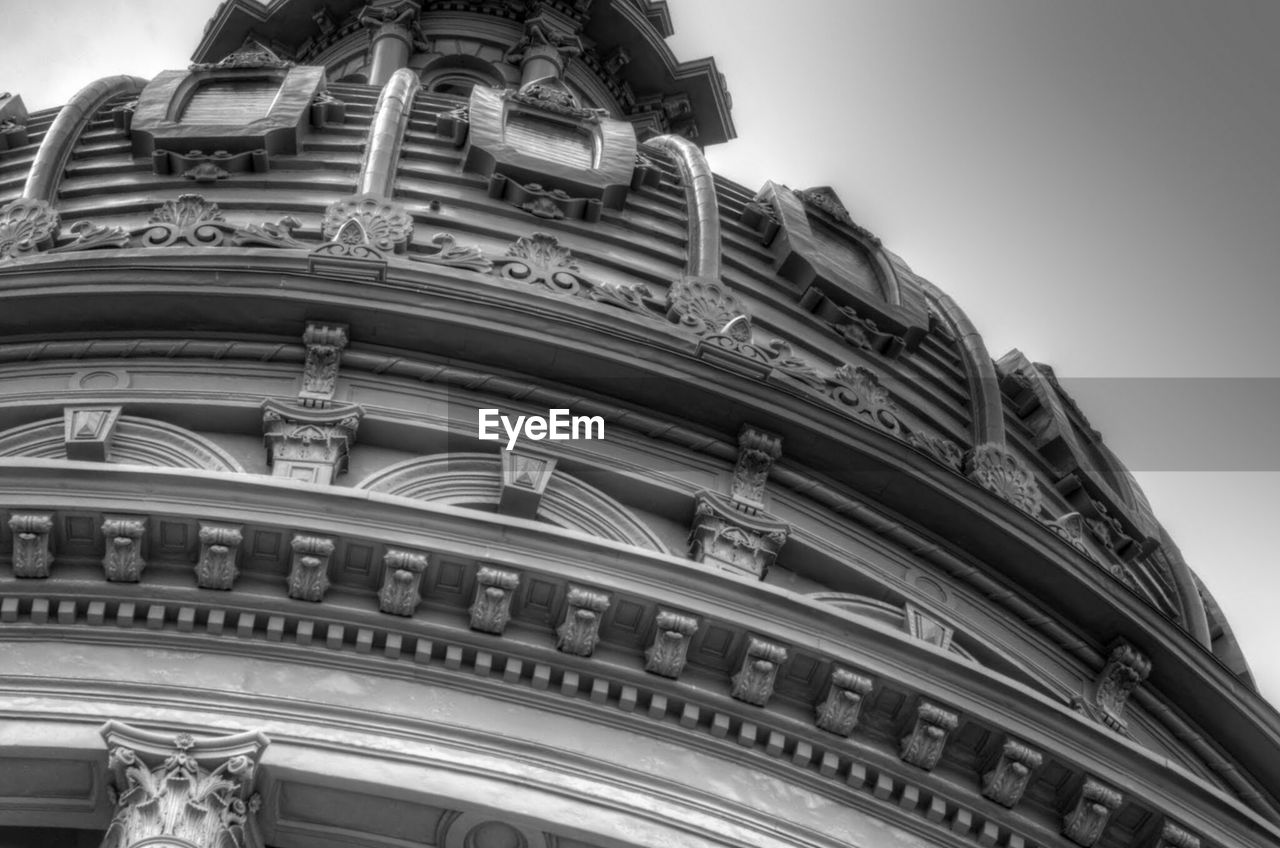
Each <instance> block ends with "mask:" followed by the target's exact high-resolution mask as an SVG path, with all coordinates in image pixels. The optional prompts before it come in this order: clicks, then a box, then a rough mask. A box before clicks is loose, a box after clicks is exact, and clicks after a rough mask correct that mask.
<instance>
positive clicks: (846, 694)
mask: <svg viewBox="0 0 1280 848" xmlns="http://www.w3.org/2000/svg"><path fill="white" fill-rule="evenodd" d="M874 686H875V682H874V681H873V680H872V679H871V678H870V677H863V676H862V675H860V674H854V673H853V672H852V671H850V670H849V669H847V668H841V667H839V666H836V667H835V668H833V669H832V670H831V681H830V685H829V687H828V688H827V697H826V700H824V701H823V702H822V703H821V704H819V705H818V708H817V721H816V724H817V725H818V727H820V728H822V729H823V730H825V731H827V732H828V733H834V734H836V735H837V736H848V735H850V734H851V733H853V729H854V728H855V727H857V725H858V716H859V715H860V714H861V712H862V704H863V702H865V701H866V698H867V695H869V694H871V689H872V687H874Z"/></svg>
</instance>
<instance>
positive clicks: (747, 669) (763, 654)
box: [730, 636, 787, 707]
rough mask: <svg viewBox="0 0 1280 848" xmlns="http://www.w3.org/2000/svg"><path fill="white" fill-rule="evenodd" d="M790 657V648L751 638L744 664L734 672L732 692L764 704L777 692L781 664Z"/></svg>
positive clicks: (753, 702)
mask: <svg viewBox="0 0 1280 848" xmlns="http://www.w3.org/2000/svg"><path fill="white" fill-rule="evenodd" d="M786 660H787V649H786V648H785V647H783V646H782V645H776V644H774V643H772V642H766V641H765V640H763V639H757V638H755V637H754V636H752V637H750V638H749V639H748V640H747V650H746V653H745V654H743V656H742V665H741V666H740V667H739V669H738V673H737V674H735V675H734V676H733V689H732V690H731V691H730V694H731V695H733V697H735V698H737V699H738V700H739V701H745V702H746V703H748V704H755V705H756V706H757V707H763V706H764V705H765V704H767V703H769V698H771V697H772V696H773V685H774V682H775V681H776V680H777V678H778V668H779V667H780V666H781V665H782V664H783V663H784V662H786Z"/></svg>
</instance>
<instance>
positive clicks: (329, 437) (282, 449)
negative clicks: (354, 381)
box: [262, 400, 364, 485]
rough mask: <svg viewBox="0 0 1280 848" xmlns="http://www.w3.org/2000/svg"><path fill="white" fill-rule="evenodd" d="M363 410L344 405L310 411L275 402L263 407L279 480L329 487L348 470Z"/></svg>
mask: <svg viewBox="0 0 1280 848" xmlns="http://www.w3.org/2000/svg"><path fill="white" fill-rule="evenodd" d="M363 417H364V409H362V408H361V407H360V406H358V405H357V404H344V405H341V406H333V407H329V408H327V409H309V408H307V407H300V406H293V405H290V404H286V403H282V402H280V401H276V400H268V401H266V402H265V403H263V404H262V428H263V440H264V441H265V442H266V445H267V462H268V464H269V465H271V466H272V474H273V475H274V476H276V477H287V478H289V479H291V480H298V481H300V482H304V483H319V484H321V485H327V484H330V483H332V482H333V481H334V479H335V478H336V477H337V476H338V475H339V474H341V473H343V472H344V471H346V470H347V455H348V453H350V450H351V445H352V444H354V443H355V440H356V430H357V428H358V427H359V426H360V419H361V418H363Z"/></svg>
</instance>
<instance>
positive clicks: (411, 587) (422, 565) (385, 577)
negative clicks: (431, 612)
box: [378, 548, 427, 616]
mask: <svg viewBox="0 0 1280 848" xmlns="http://www.w3.org/2000/svg"><path fill="white" fill-rule="evenodd" d="M426 570H427V555H426V554H422V553H415V552H413V551H402V550H399V549H397V548H390V549H388V550H387V553H386V555H385V556H383V558H382V588H381V589H380V590H379V591H378V609H380V610H382V611H383V612H385V613H390V614H391V615H406V616H408V615H413V611H414V610H415V609H417V608H418V603H419V602H420V601H421V600H422V597H421V591H422V575H423V572H425V571H426Z"/></svg>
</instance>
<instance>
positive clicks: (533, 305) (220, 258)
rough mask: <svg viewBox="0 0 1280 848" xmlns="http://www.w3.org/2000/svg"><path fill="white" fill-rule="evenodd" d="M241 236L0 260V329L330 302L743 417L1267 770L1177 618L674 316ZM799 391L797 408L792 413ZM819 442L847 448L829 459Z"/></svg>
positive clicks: (626, 389)
mask: <svg viewBox="0 0 1280 848" xmlns="http://www.w3.org/2000/svg"><path fill="white" fill-rule="evenodd" d="M242 253H243V257H242V258H243V259H244V260H245V263H244V266H243V269H240V268H238V269H237V270H236V271H235V273H231V268H232V266H231V265H229V263H228V259H229V256H228V255H227V254H226V252H225V251H209V250H207V249H201V248H192V249H182V248H171V249H168V250H167V251H166V252H165V253H164V254H163V255H157V254H155V253H150V254H148V253H144V252H143V251H129V250H119V251H112V252H111V253H102V252H96V253H94V254H92V255H85V254H83V253H82V254H78V255H70V256H65V257H64V256H56V255H55V256H48V255H46V256H37V257H34V258H30V259H26V260H24V261H23V262H22V263H20V264H10V265H8V266H5V267H3V268H0V282H3V286H2V287H0V304H2V305H3V306H4V307H5V308H3V309H0V336H4V337H7V338H9V339H11V340H13V341H18V340H21V338H22V333H23V332H24V331H26V330H27V329H28V328H30V327H41V328H42V329H43V332H42V334H41V337H42V338H48V337H51V336H56V335H58V334H72V335H76V336H80V337H83V335H84V333H85V332H86V329H88V328H87V327H86V325H85V322H84V319H83V318H78V317H75V316H74V315H69V314H68V312H67V310H66V309H65V303H66V298H67V297H75V298H77V300H78V302H79V304H80V307H81V309H80V310H79V311H78V312H77V313H76V315H92V316H93V322H94V323H93V324H92V328H91V331H92V332H93V333H95V334H97V333H101V332H119V331H129V330H136V329H137V328H150V327H167V328H172V327H192V328H200V329H202V330H208V331H211V332H218V333H224V334H234V335H244V334H260V335H261V334H266V335H276V336H281V337H289V336H294V335H296V333H297V331H298V328H300V327H302V326H303V324H304V323H305V321H307V320H338V321H342V322H343V323H346V324H348V325H349V326H350V328H351V337H352V338H353V339H356V340H358V339H360V338H361V337H362V335H365V332H366V331H365V328H366V327H367V328H373V327H377V333H376V338H377V340H378V343H379V344H380V345H383V346H386V347H387V348H399V349H401V350H403V351H410V352H414V351H417V352H422V353H431V352H433V351H435V352H444V353H445V355H448V356H452V357H457V358H460V359H464V360H467V361H468V362H469V363H470V364H472V365H475V366H493V367H498V368H504V369H511V370H513V371H517V372H523V373H537V374H538V375H539V377H540V378H545V380H546V381H548V382H554V381H557V380H563V381H565V382H566V384H570V385H573V386H576V387H578V388H579V389H586V390H594V391H597V392H599V393H600V394H601V395H602V396H605V397H611V398H614V399H617V400H618V401H621V402H626V403H632V404H635V405H636V406H637V407H638V408H641V409H646V410H651V411H654V412H656V413H658V414H663V413H666V414H669V415H673V416H676V417H677V418H679V419H681V420H683V421H694V422H708V424H706V425H704V426H708V427H711V428H713V429H714V428H728V429H730V430H732V431H734V432H736V431H737V429H738V428H740V426H741V425H742V424H744V423H747V422H750V423H752V424H753V425H755V426H758V427H761V428H764V429H766V430H768V431H770V432H774V433H776V434H778V435H779V436H781V437H782V438H783V439H784V440H785V442H786V443H787V444H788V445H789V449H788V454H787V462H788V464H789V465H794V467H797V468H808V469H824V471H825V474H826V478H825V482H828V483H830V484H833V485H834V486H835V487H836V489H837V490H844V491H847V492H849V493H850V494H851V496H852V498H853V499H854V501H855V502H857V501H858V500H860V501H861V503H862V504H863V505H862V506H861V507H858V508H855V509H854V510H852V512H854V513H855V514H856V513H859V512H860V513H861V515H860V518H861V520H862V521H863V522H864V523H866V524H868V525H869V526H871V527H872V528H873V529H875V530H877V531H878V532H880V533H882V534H884V535H886V536H888V537H889V538H891V539H895V540H896V541H900V542H901V543H902V544H904V545H906V546H907V547H908V548H909V549H912V550H919V551H920V552H921V553H922V555H925V556H931V555H933V554H934V553H936V552H942V556H941V559H940V560H939V561H940V562H942V564H943V567H944V568H947V569H948V570H950V571H951V572H952V573H953V574H956V575H957V576H958V577H960V578H961V579H972V580H975V581H976V580H981V579H983V574H984V573H989V572H988V569H989V570H990V572H994V573H996V574H997V575H999V577H1000V578H1001V579H1002V580H1007V581H1012V583H1013V584H1015V585H1017V586H1019V587H1021V588H1022V589H1023V590H1024V591H1025V592H1026V593H1027V594H1029V595H1031V596H1033V597H1034V598H1037V599H1039V600H1040V602H1041V604H1040V607H1039V609H1040V610H1041V611H1046V612H1043V615H1042V616H1041V619H1042V620H1041V621H1040V622H1039V624H1045V623H1049V624H1050V625H1051V626H1052V627H1053V628H1056V629H1057V630H1058V632H1063V628H1064V627H1065V632H1069V633H1071V634H1090V636H1091V639H1092V640H1093V644H1090V637H1085V638H1083V639H1078V640H1077V641H1076V644H1075V645H1073V646H1071V647H1072V648H1078V649H1080V650H1083V651H1084V653H1085V655H1086V656H1093V657H1100V656H1101V654H1102V651H1103V649H1104V648H1105V646H1106V645H1107V644H1109V643H1110V642H1111V641H1112V640H1113V639H1115V638H1117V637H1123V638H1126V639H1128V640H1129V641H1130V642H1132V643H1133V644H1135V645H1137V646H1140V648H1141V649H1142V650H1143V651H1144V652H1146V653H1147V654H1148V656H1149V657H1150V659H1151V661H1152V663H1153V667H1154V670H1153V671H1152V674H1151V677H1150V680H1149V683H1148V685H1149V686H1152V687H1154V688H1155V689H1156V690H1158V691H1160V692H1163V693H1167V695H1166V697H1168V698H1169V700H1170V701H1171V702H1173V703H1175V704H1176V705H1177V709H1178V710H1180V711H1181V712H1183V713H1185V714H1186V716H1188V717H1189V718H1190V719H1191V720H1192V721H1193V722H1195V723H1196V724H1198V725H1199V726H1200V727H1204V728H1213V732H1214V737H1213V738H1214V742H1215V743H1216V744H1218V745H1220V746H1221V747H1222V748H1223V749H1224V750H1226V751H1227V752H1229V754H1230V756H1231V757H1233V758H1235V760H1236V761H1237V762H1239V763H1240V764H1241V765H1243V766H1244V767H1245V769H1246V770H1247V772H1248V773H1250V774H1251V775H1252V776H1253V778H1254V779H1255V780H1257V781H1259V782H1260V783H1261V784H1262V785H1264V786H1280V761H1276V760H1274V759H1273V758H1270V757H1269V756H1268V752H1271V751H1275V750H1277V749H1280V715H1278V714H1277V713H1276V711H1275V710H1274V708H1272V707H1270V706H1269V705H1268V704H1267V703H1266V702H1265V701H1263V700H1262V699H1261V697H1259V696H1258V695H1257V694H1256V693H1254V692H1252V691H1250V690H1249V688H1248V687H1247V686H1246V685H1245V684H1244V683H1242V682H1241V681H1240V680H1239V679H1238V678H1236V677H1235V676H1234V675H1233V674H1232V673H1231V672H1230V670H1229V669H1227V668H1226V667H1225V666H1224V665H1223V664H1222V663H1220V662H1219V661H1218V660H1217V659H1216V658H1215V657H1213V656H1212V655H1211V654H1210V653H1209V652H1208V651H1206V650H1205V649H1203V648H1202V647H1200V646H1199V645H1197V644H1196V643H1195V641H1194V640H1193V639H1192V638H1191V637H1190V636H1189V635H1188V634H1186V633H1185V632H1184V631H1182V630H1181V629H1179V628H1178V627H1176V625H1174V624H1173V623H1172V622H1170V621H1168V620H1167V619H1165V618H1164V617H1163V616H1161V615H1160V614H1159V613H1158V612H1157V611H1156V610H1155V609H1153V608H1152V607H1150V606H1149V605H1148V604H1147V603H1146V602H1144V601H1143V600H1141V599H1140V598H1139V597H1138V596H1137V595H1136V594H1134V593H1132V592H1131V591H1129V590H1127V589H1124V588H1122V587H1121V586H1120V584H1118V583H1116V582H1115V581H1112V580H1100V579H1099V574H1098V571H1097V568H1096V566H1095V565H1094V564H1093V563H1092V562H1090V561H1088V560H1087V559H1086V558H1085V557H1084V556H1082V555H1080V554H1079V553H1077V552H1076V551H1074V549H1072V548H1070V547H1069V546H1067V545H1065V544H1063V542H1062V541H1061V540H1060V539H1059V538H1058V537H1056V536H1054V535H1053V534H1052V533H1050V532H1049V531H1048V530H1047V529H1046V528H1045V527H1044V526H1043V525H1042V524H1041V523H1040V522H1039V521H1037V520H1036V519H1034V518H1032V517H1031V516H1029V515H1026V514H1025V513H1022V512H1020V511H1019V510H1017V509H1015V508H1014V507H1012V506H1011V505H1010V504H1008V503H1007V502H1005V501H1003V500H1001V499H1000V498H998V497H997V496H995V495H993V494H991V493H989V492H987V491H985V490H983V489H980V488H978V487H977V486H974V485H972V484H971V483H970V482H969V481H967V480H965V479H964V478H961V477H960V476H959V475H957V474H956V473H954V472H953V471H951V470H949V469H948V468H946V467H945V466H943V465H941V464H939V463H937V462H935V461H933V460H931V459H929V458H928V457H926V456H925V455H924V454H921V453H919V452H918V451H916V450H914V449H912V448H910V447H909V446H907V445H906V444H905V443H904V442H902V441H900V440H898V439H895V438H891V437H888V436H886V435H885V434H883V433H882V432H880V431H878V430H875V429H873V428H870V427H867V426H865V425H863V424H860V423H859V422H857V421H855V420H854V419H851V418H850V417H848V416H847V415H845V414H843V413H842V412H840V411H839V410H837V409H834V408H832V407H830V406H824V405H821V404H818V403H815V402H814V398H813V396H812V395H810V394H807V393H806V392H805V391H804V390H803V389H802V388H801V387H800V386H798V385H797V384H796V383H794V382H793V381H790V380H789V379H787V378H785V377H780V376H777V375H773V376H770V377H769V378H768V379H767V380H759V379H751V378H748V377H744V376H742V375H740V374H738V373H734V372H730V371H728V370H723V369H719V368H716V367H715V366H714V365H712V364H710V363H708V362H707V361H706V360H702V359H699V358H697V355H696V349H697V341H696V339H694V338H691V337H689V336H688V335H687V334H684V333H680V332H678V330H677V328H676V327H675V326H674V325H671V326H666V325H662V324H656V323H654V322H651V321H646V320H643V319H639V318H632V317H631V316H629V315H627V314H626V313H620V312H619V311H617V310H612V309H609V308H606V307H599V308H587V307H578V308H573V307H571V306H568V305H567V304H568V303H571V301H567V300H564V299H559V298H552V297H543V296H539V295H530V294H528V293H527V292H526V291H525V290H523V289H521V288H517V287H511V286H506V285H501V286H499V285H495V286H477V285H476V278H475V276H474V275H473V274H470V273H467V272H464V271H457V270H454V269H448V268H433V269H432V270H431V271H430V272H429V273H426V272H424V271H423V270H422V269H421V268H419V267H409V268H404V269H401V268H399V267H398V266H393V267H392V268H390V269H389V270H388V274H387V278H386V280H385V281H384V282H382V283H375V282H363V283H359V284H353V283H351V282H349V281H345V280H341V279H336V278H326V277H317V276H313V275H310V274H308V272H307V268H306V257H305V254H304V255H302V256H295V255H292V254H290V253H288V252H285V251H273V250H245V251H242ZM175 272H180V273H175ZM367 337H369V338H373V337H375V335H374V334H373V333H372V331H371V330H370V332H369V334H368V336H367ZM709 368H710V369H712V370H711V371H708V370H707V369H709ZM711 375H714V376H711ZM797 405H800V406H801V407H802V408H804V409H805V410H806V413H807V414H806V415H804V416H797V415H795V414H794V409H795V408H796V406H797ZM781 410H790V411H788V412H783V411H781ZM831 456H842V457H844V458H846V461H845V462H843V463H841V464H840V465H838V466H835V465H832V463H831V462H830V461H829V457H831ZM809 477H810V478H818V477H820V475H817V474H812V475H809ZM866 504H875V506H874V507H871V506H866ZM950 551H958V552H960V553H959V555H958V556H953V555H950V554H949V553H947V552H950ZM979 564H981V565H979ZM986 585H988V586H989V585H990V580H989V579H988V580H987V584H986ZM1048 610H1052V613H1049V612H1047V611H1048ZM1055 615H1056V616H1057V619H1056V621H1055ZM1032 623H1033V625H1036V624H1037V622H1032ZM1155 634H1158V635H1155ZM1073 638H1075V637H1074V636H1073ZM1090 652H1092V653H1090ZM1099 664H1100V662H1099ZM1270 803H1273V804H1274V800H1272V801H1271V802H1270Z"/></svg>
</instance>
